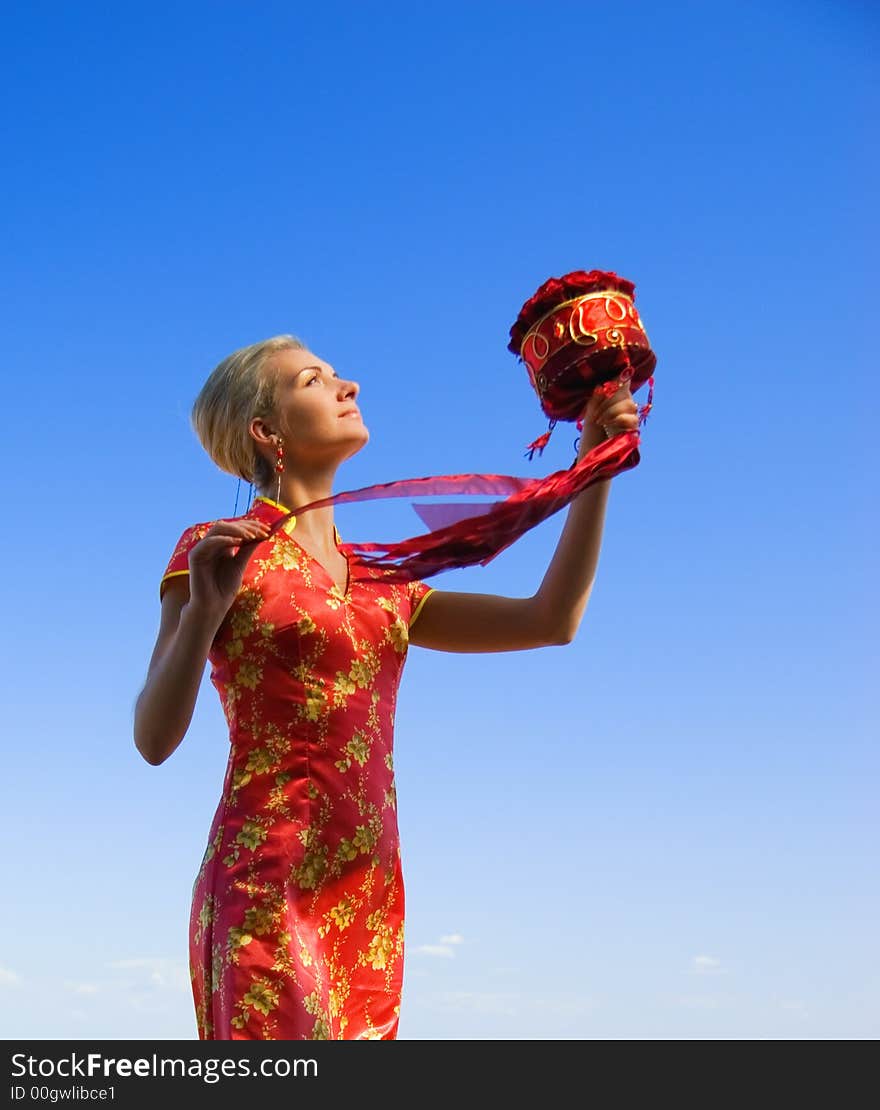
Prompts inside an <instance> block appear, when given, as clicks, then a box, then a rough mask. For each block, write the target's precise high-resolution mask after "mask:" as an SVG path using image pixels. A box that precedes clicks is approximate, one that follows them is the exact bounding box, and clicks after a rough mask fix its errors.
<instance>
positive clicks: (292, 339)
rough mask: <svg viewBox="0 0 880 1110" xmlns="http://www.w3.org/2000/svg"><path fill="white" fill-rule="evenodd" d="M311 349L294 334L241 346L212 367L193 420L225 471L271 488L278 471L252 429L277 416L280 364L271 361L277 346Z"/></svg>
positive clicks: (281, 349) (257, 485) (207, 449)
mask: <svg viewBox="0 0 880 1110" xmlns="http://www.w3.org/2000/svg"><path fill="white" fill-rule="evenodd" d="M307 349H308V348H307V346H306V344H305V343H303V342H302V341H301V340H300V339H297V337H296V336H295V335H275V336H273V337H272V338H271V339H264V340H263V341H262V342H261V343H252V344H251V345H250V346H249V347H240V348H239V349H238V350H237V351H233V352H232V354H231V355H229V356H228V357H226V358H224V359H223V361H222V362H221V363H219V364H218V365H217V366H216V367H215V368H214V369H213V370H212V371H211V374H210V376H209V377H208V380H207V381H206V382H205V384H204V385H203V386H202V388H201V390H200V391H199V395H198V397H196V399H195V401H194V402H193V407H192V413H191V414H190V419H191V421H192V426H193V428H194V430H195V433H196V435H197V436H198V438H199V442H200V443H201V445H202V447H204V449H205V450H206V451H207V452H208V455H209V456H210V457H211V459H212V460H213V461H214V462H215V463H216V464H217V466H219V467H220V469H221V470H225V471H226V473H227V474H232V475H233V476H234V477H236V478H244V479H245V481H247V482H251V483H253V485H254V486H256V488H257V489H265V488H266V487H268V486H269V484H270V483H271V481H272V478H273V475H274V471H273V469H272V464H271V462H270V461H269V460H268V459H266V458H264V457H263V456H262V455H261V454H260V452H259V451H258V450H257V445H256V443H255V442H254V440H253V437H252V436H251V434H250V432H249V431H248V428H249V426H250V422H251V420H253V419H254V418H255V417H261V418H263V419H267V418H271V417H274V415H275V388H276V385H277V383H278V369H277V367H270V366H269V363H270V362H271V358H272V355H274V354H275V353H276V351H285V350H294V351H304V350H307Z"/></svg>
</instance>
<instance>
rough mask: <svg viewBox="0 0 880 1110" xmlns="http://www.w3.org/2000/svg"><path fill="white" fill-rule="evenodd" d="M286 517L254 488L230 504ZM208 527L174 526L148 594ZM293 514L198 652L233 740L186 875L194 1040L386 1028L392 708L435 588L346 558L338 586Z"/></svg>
mask: <svg viewBox="0 0 880 1110" xmlns="http://www.w3.org/2000/svg"><path fill="white" fill-rule="evenodd" d="M286 512H288V510H287V509H286V508H285V507H284V506H282V505H280V504H278V502H276V501H272V500H270V499H269V498H265V497H258V498H257V499H256V500H255V501H254V503H253V505H252V506H251V508H250V509H249V510H248V512H247V513H246V514H245V516H247V517H257V518H259V519H262V520H265V521H268V522H269V523H271V522H272V521H274V520H277V519H278V517H279V516H280V515H282V514H284V513H286ZM211 523H213V522H209V523H202V524H195V525H192V526H191V527H189V528H187V529H186V530H185V531H184V533H183V535H182V536H181V537H180V540H179V541H178V543H177V546H176V549H175V551H174V554H173V555H172V557H171V560H170V562H169V564H168V568H167V570H166V572H165V574H164V576H163V578H162V582H161V584H160V597H161V596H162V593H163V592H164V588H165V585H166V583H167V581H168V579H169V578H170V577H172V576H174V575H178V574H187V573H188V572H189V571H188V553H189V551H190V549H191V548H192V547H193V546H194V544H196V543H197V542H198V541H199V540H200V539H201V538H202V537H203V536H204V535H205V533H206V532H207V531H208V529H209V528H210V527H211ZM295 523H296V520H295V518H294V519H293V520H291V521H290V522H288V524H287V525H285V526H282V528H280V529H279V530H278V531H277V532H276V533H275V534H274V535H273V536H271V537H270V538H269V539H268V540H266V541H264V543H262V544H260V545H259V546H258V547H257V548H256V549H255V551H254V554H253V555H252V556H251V559H250V561H249V562H248V564H247V568H246V570H245V574H244V579H243V581H242V585H241V589H240V590H239V592H238V595H237V596H236V599H235V601H234V602H233V604H232V606H231V608H230V610H229V612H228V613H227V615H226V618H225V619H224V621H223V624H222V625H221V626H220V628H219V630H218V632H217V635H216V637H215V639H214V641H213V644H212V645H211V650H210V653H209V656H208V658H209V661H210V663H211V682H212V683H213V685H214V686H215V687H216V689H217V691H218V692H219V694H220V700H221V702H222V705H223V710H224V712H225V715H226V720H227V722H228V724H229V739H230V745H231V747H230V752H229V761H228V764H227V767H226V775H225V779H224V783H223V792H222V797H221V799H220V803H219V805H218V807H217V811H216V814H215V816H214V820H213V823H212V825H211V830H210V834H209V837H208V844H207V848H206V850H205V854H204V857H203V859H202V863H201V866H200V868H199V872H198V875H197V877H196V879H195V882H194V884H193V898H192V911H191V917H190V935H189V936H190V939H189V961H190V976H191V979H192V989H193V998H194V1001H195V1008H196V1018H197V1023H198V1031H199V1038H200V1039H201V1040H245V1039H261V1040H298V1039H308V1040H315V1039H322V1040H323V1039H338V1040H354V1039H381V1040H393V1039H394V1038H395V1037H396V1035H397V1027H398V1022H399V1014H400V995H401V987H402V981H403V923H404V890H403V878H402V872H401V861H400V845H399V840H398V828H397V808H396V798H395V788H394V766H393V738H394V710H395V703H396V697H397V688H398V684H399V682H400V676H401V672H402V670H403V664H404V661H405V659H406V654H407V648H408V632H409V628H410V626H411V625H412V623H413V621H414V620H415V619H416V617H417V616H418V614H419V612H420V610H421V607H422V605H423V604H424V602H425V600H426V598H427V596H428V594H429V593H431V592H432V590H433V587H430V586H428V585H426V584H425V583H424V582H423V581H420V580H418V579H416V580H414V581H411V582H407V583H398V584H392V583H388V582H384V581H383V580H382V571H380V570H376V569H374V570H372V571H371V572H370V574H369V575H368V576H367V577H366V578H363V579H360V580H358V579H355V578H354V576H353V575H352V574H351V567H349V575H348V588H347V589H346V591H345V592H343V591H341V590H340V589H339V587H338V586H337V585H336V583H335V582H334V580H333V578H332V576H331V575H330V574H329V572H328V571H327V570H326V569H325V568H324V566H323V565H322V564H321V563H319V562H317V560H315V559H314V558H312V556H311V555H309V554H308V552H306V550H305V549H304V548H303V547H301V546H300V545H299V544H298V543H297V541H296V540H295V539H294V537H293V535H291V534H290V533H291V532H294V531H295V527H292V526H295ZM336 543H337V547H338V546H339V545H340V544H341V543H342V541H341V539H340V536H339V532H338V531H337V532H336ZM340 550H341V549H340ZM343 553H344V552H343Z"/></svg>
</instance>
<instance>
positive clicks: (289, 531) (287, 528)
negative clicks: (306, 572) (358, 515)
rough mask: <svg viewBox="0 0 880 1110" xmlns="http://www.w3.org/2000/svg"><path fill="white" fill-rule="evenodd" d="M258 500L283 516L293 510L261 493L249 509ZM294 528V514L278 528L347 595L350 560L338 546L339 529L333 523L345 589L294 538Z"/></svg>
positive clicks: (255, 505) (254, 505) (349, 583)
mask: <svg viewBox="0 0 880 1110" xmlns="http://www.w3.org/2000/svg"><path fill="white" fill-rule="evenodd" d="M258 502H262V503H263V504H264V505H267V506H269V507H270V508H272V509H277V510H278V512H279V513H281V514H282V515H284V516H286V515H287V514H289V513H291V512H293V510H292V509H289V508H288V507H287V506H286V505H282V504H281V502H280V501H273V500H272V498H271V497H266V496H265V495H264V494H262V493H260V494H257V496H256V497H255V498H254V501H253V504H252V505H251V511H253V510H254V509H255V508H257V507H258V506H257V503H258ZM275 519H276V520H277V519H278V518H277V516H276V517H275ZM295 528H296V516H295V515H294V516H292V517H291V518H290V520H288V521H285V523H284V524H282V525H281V529H280V530H283V531H284V533H285V535H287V536H289V537H290V539H292V540H293V542H294V543H295V544H296V546H297V547H298V548H299V549H300V551H302V552H303V554H304V555H305V556H306V557H307V558H309V559H311V561H312V562H313V563H314V564H315V565H316V566H318V567H320V568H321V570H322V571H323V572H324V574H325V576H326V577H327V578H329V579H330V581H331V582H332V583H333V586H334V588H335V589H336V591H337V593H340V594H342V596H343V597H348V595H349V593H350V591H351V562H350V561H349V558H348V555H347V554H346V552H345V551H343V550H342V547H341V546H340V545H341V543H342V537H341V536H340V535H339V529H338V528H337V527H336V525H335V523H334V525H333V535H334V538H335V540H336V550H337V551H338V552H339V553H340V554H341V555H342V556H343V557H344V559H345V565H346V568H347V569H346V576H345V577H346V580H345V589H344V590H341V589H340V587H339V583H338V582H337V581H336V579H335V578H334V577H333V575H332V574H331V573H330V571H329V570H327V568H326V567H325V566H324V564H323V563H322V562H321V561H320V560H319V559H316V558H315V556H314V555H313V554H312V553H311V551H307V550H306V549H305V548H304V547H303V545H302V544H301V543H300V542H299V540H297V539H295V538H294V536H293V531H294V529H295Z"/></svg>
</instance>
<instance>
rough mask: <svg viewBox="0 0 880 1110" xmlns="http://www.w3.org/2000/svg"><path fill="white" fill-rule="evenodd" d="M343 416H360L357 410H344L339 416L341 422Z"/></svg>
mask: <svg viewBox="0 0 880 1110" xmlns="http://www.w3.org/2000/svg"><path fill="white" fill-rule="evenodd" d="M344 416H360V410H359V409H346V410H345V412H341V413H340V414H339V419H340V420H342V418H343V417H344Z"/></svg>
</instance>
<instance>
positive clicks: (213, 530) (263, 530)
mask: <svg viewBox="0 0 880 1110" xmlns="http://www.w3.org/2000/svg"><path fill="white" fill-rule="evenodd" d="M268 534H269V525H268V524H266V523H265V522H264V521H262V520H253V519H249V520H218V521H217V522H216V523H215V524H212V525H211V527H210V528H209V529H208V531H207V532H206V533H205V535H206V536H235V537H240V538H243V539H248V538H250V537H260V538H262V537H263V536H267V535H268Z"/></svg>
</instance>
